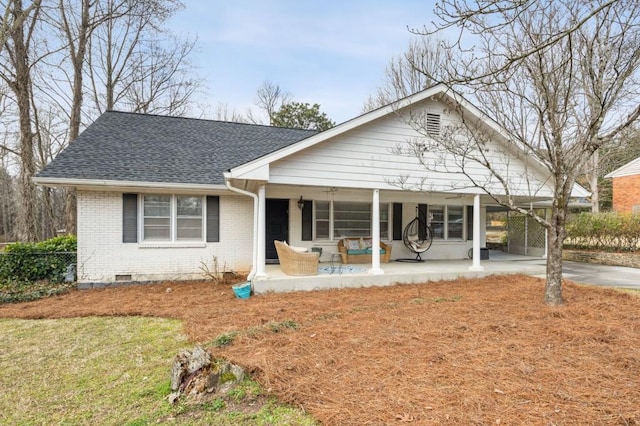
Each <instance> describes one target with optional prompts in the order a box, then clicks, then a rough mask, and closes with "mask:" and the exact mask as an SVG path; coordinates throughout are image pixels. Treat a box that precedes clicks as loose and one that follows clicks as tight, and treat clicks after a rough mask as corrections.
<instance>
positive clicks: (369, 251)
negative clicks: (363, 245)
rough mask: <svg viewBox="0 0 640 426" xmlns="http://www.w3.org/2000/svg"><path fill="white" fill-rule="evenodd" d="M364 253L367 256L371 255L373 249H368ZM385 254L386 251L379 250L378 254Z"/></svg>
mask: <svg viewBox="0 0 640 426" xmlns="http://www.w3.org/2000/svg"><path fill="white" fill-rule="evenodd" d="M365 251H366V253H367V254H372V253H373V249H371V248H368V249H366V250H365ZM386 253H387V251H386V250H385V249H383V248H380V254H386Z"/></svg>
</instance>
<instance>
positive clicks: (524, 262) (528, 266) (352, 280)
mask: <svg viewBox="0 0 640 426" xmlns="http://www.w3.org/2000/svg"><path fill="white" fill-rule="evenodd" d="M545 264H546V260H545V259H544V258H541V257H531V256H519V255H512V254H507V253H503V252H501V251H496V250H490V251H489V260H483V261H481V262H480V265H481V266H482V267H484V271H470V270H469V267H470V266H471V260H469V259H465V260H425V261H424V262H422V263H412V262H396V261H394V260H392V261H390V262H389V263H384V264H382V265H380V267H381V269H382V270H383V271H384V274H382V275H371V274H369V273H368V272H367V271H368V269H369V268H370V267H371V265H366V264H362V265H344V266H345V268H346V267H347V266H354V267H357V268H360V269H362V270H363V271H362V272H349V273H346V272H344V273H340V272H339V271H335V272H334V273H332V274H330V273H320V274H318V275H313V276H289V275H285V274H284V273H283V272H282V271H281V270H280V265H266V273H267V277H265V278H259V279H255V280H254V281H253V292H254V293H255V294H261V293H267V292H288V291H313V290H325V289H330V288H354V287H372V286H387V285H393V284H411V283H423V282H427V281H444V280H454V279H456V278H461V277H464V278H479V277H485V276H488V275H503V274H527V275H535V276H540V275H542V276H544V274H545ZM320 266H321V267H327V268H328V267H329V266H330V265H329V263H328V262H323V263H321V264H320Z"/></svg>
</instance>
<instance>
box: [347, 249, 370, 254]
mask: <svg viewBox="0 0 640 426" xmlns="http://www.w3.org/2000/svg"><path fill="white" fill-rule="evenodd" d="M347 254H354V255H355V254H367V249H354V250H347Z"/></svg>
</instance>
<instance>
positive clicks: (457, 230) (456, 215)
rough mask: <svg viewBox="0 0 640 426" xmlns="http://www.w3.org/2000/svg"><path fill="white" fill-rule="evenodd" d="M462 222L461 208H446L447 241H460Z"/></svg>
mask: <svg viewBox="0 0 640 426" xmlns="http://www.w3.org/2000/svg"><path fill="white" fill-rule="evenodd" d="M463 221H464V218H463V215H462V206H449V207H448V208H447V228H448V229H447V231H448V236H447V239H457V238H460V239H462V226H463V225H464V223H463Z"/></svg>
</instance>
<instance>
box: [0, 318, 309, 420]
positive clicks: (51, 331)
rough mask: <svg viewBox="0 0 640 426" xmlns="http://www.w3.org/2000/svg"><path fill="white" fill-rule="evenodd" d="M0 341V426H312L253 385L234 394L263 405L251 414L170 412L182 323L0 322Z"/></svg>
mask: <svg viewBox="0 0 640 426" xmlns="http://www.w3.org/2000/svg"><path fill="white" fill-rule="evenodd" d="M0 336H2V340H1V341H2V343H1V346H0V371H2V374H0V389H2V392H0V424H21V425H44V424H65V425H87V424H100V425H146V424H164V423H168V424H181V425H184V424H190V425H200V424H202V425H204V424H217V425H242V424H247V425H249V424H251V425H254V424H255V425H261V424H262V425H268V424H269V425H279V424H283V425H284V424H295V425H314V424H315V421H314V420H313V419H312V418H310V417H308V416H305V415H304V414H303V413H302V412H301V411H299V410H294V409H292V408H289V407H286V406H282V405H280V404H277V403H276V402H275V401H274V400H273V399H270V398H268V397H266V396H264V395H261V390H260V388H259V386H258V385H257V384H256V383H254V382H251V381H246V382H245V383H243V384H242V385H241V386H240V388H239V389H238V390H237V391H236V392H235V393H234V394H232V398H234V397H235V398H236V402H238V401H239V400H240V399H244V398H247V397H248V398H253V400H254V401H260V404H259V407H257V408H256V409H255V410H250V411H251V412H247V411H248V410H246V409H243V410H241V411H234V410H233V407H234V401H233V400H231V401H225V400H214V401H213V402H209V403H206V404H201V405H197V406H191V405H187V404H177V405H174V406H172V405H170V404H169V403H168V402H167V400H166V396H167V395H168V394H169V391H170V390H169V377H170V369H171V363H172V362H173V358H174V357H175V355H176V354H177V353H178V351H179V350H180V349H183V348H189V347H191V346H192V345H190V343H189V342H188V341H187V340H186V338H185V337H184V336H183V335H182V325H181V323H180V322H179V321H175V320H168V319H158V318H140V317H108V318H107V317H100V318H77V319H61V320H13V319H12V320H8V319H0ZM238 406H240V404H238ZM244 408H246V407H244Z"/></svg>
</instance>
